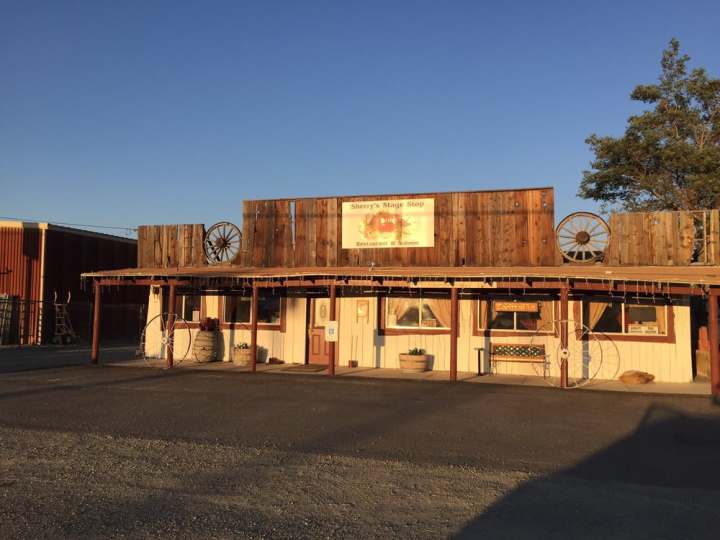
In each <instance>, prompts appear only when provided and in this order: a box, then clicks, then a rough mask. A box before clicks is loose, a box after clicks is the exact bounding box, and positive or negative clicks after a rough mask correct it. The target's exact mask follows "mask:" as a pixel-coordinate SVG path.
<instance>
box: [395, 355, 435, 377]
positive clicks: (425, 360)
mask: <svg viewBox="0 0 720 540" xmlns="http://www.w3.org/2000/svg"><path fill="white" fill-rule="evenodd" d="M400 369H401V370H403V371H406V372H408V373H422V372H423V371H427V370H428V369H430V356H429V355H427V354H401V355H400Z"/></svg>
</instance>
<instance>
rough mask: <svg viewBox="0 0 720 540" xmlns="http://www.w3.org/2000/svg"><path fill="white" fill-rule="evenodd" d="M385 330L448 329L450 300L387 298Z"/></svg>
mask: <svg viewBox="0 0 720 540" xmlns="http://www.w3.org/2000/svg"><path fill="white" fill-rule="evenodd" d="M385 306H386V312H385V317H386V318H385V326H386V327H387V328H407V329H421V330H422V329H434V330H447V329H449V328H450V300H446V299H440V298H388V299H387V301H386V302H385Z"/></svg>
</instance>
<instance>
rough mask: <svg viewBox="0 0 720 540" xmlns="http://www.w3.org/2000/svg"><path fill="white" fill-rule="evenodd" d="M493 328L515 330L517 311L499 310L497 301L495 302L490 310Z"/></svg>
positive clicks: (490, 325) (491, 326)
mask: <svg viewBox="0 0 720 540" xmlns="http://www.w3.org/2000/svg"><path fill="white" fill-rule="evenodd" d="M488 326H489V327H490V328H491V329H492V330H514V329H515V313H514V312H512V311H497V310H496V309H495V302H493V305H492V309H491V311H490V324H489V325H488Z"/></svg>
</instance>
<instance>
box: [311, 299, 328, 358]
mask: <svg viewBox="0 0 720 540" xmlns="http://www.w3.org/2000/svg"><path fill="white" fill-rule="evenodd" d="M329 319H330V299H329V298H313V299H311V301H310V324H309V325H308V363H309V364H322V365H327V364H328V362H329V361H330V344H329V343H328V342H327V341H325V323H326V322H327V321H328V320H329Z"/></svg>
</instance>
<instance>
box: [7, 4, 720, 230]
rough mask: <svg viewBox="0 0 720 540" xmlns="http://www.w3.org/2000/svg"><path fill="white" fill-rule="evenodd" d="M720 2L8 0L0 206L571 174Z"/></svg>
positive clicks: (100, 213) (174, 217)
mask: <svg viewBox="0 0 720 540" xmlns="http://www.w3.org/2000/svg"><path fill="white" fill-rule="evenodd" d="M718 27H720V2H717V1H715V2H677V1H675V2H667V3H666V2H602V3H599V2H592V3H590V2H588V3H582V2H504V3H501V2H480V1H475V2H399V1H398V2H387V1H384V2H371V1H363V2H342V1H333V2H323V1H317V0H313V1H308V2H299V1H292V2H290V1H288V2H280V1H272V0H268V1H258V2H237V1H236V2H215V1H207V2H196V3H191V2H160V1H140V2H132V1H127V0H126V1H124V2H101V1H93V2H60V1H53V2H47V3H44V2H29V1H21V2H7V1H4V0H0V215H2V216H19V217H26V218H37V219H41V220H51V221H65V222H75V223H92V224H103V225H121V226H134V225H137V224H142V223H206V224H211V223H213V222H216V221H220V220H224V219H228V220H231V221H236V222H239V221H240V219H241V217H240V213H241V212H240V208H241V201H242V199H244V198H270V197H285V196H296V195H297V196H302V195H334V194H340V195H342V194H362V193H392V192H415V191H445V190H468V189H494V188H508V187H528V186H548V185H550V186H554V187H555V188H556V217H557V219H560V218H562V217H563V216H564V215H565V214H567V213H569V212H571V211H575V210H593V209H596V208H597V207H596V205H595V204H594V203H592V202H591V201H584V200H580V199H577V198H576V196H575V194H576V192H577V187H578V183H579V181H580V179H581V175H582V171H583V169H585V168H587V166H588V162H589V160H590V158H591V154H590V153H589V151H588V149H587V146H586V145H585V143H584V139H585V138H586V137H587V135H589V134H590V133H593V132H596V133H598V134H620V133H622V131H623V129H624V125H625V121H626V119H627V117H628V116H629V115H630V114H632V113H634V112H636V111H638V110H639V108H638V105H637V104H633V103H632V102H631V101H630V100H629V97H628V96H629V93H630V91H631V90H632V88H633V87H634V85H635V84H638V83H647V82H652V81H654V80H656V78H657V75H658V73H659V58H660V54H661V51H662V49H663V48H664V47H665V46H666V44H667V42H668V41H669V39H670V38H671V37H673V36H676V37H677V38H678V39H680V42H681V45H682V48H683V50H684V51H685V52H687V53H688V54H690V55H691V56H692V66H698V65H702V66H705V67H706V68H707V69H709V70H710V71H711V73H712V74H714V75H715V76H718V75H720V38H718V31H717V28H718Z"/></svg>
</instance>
